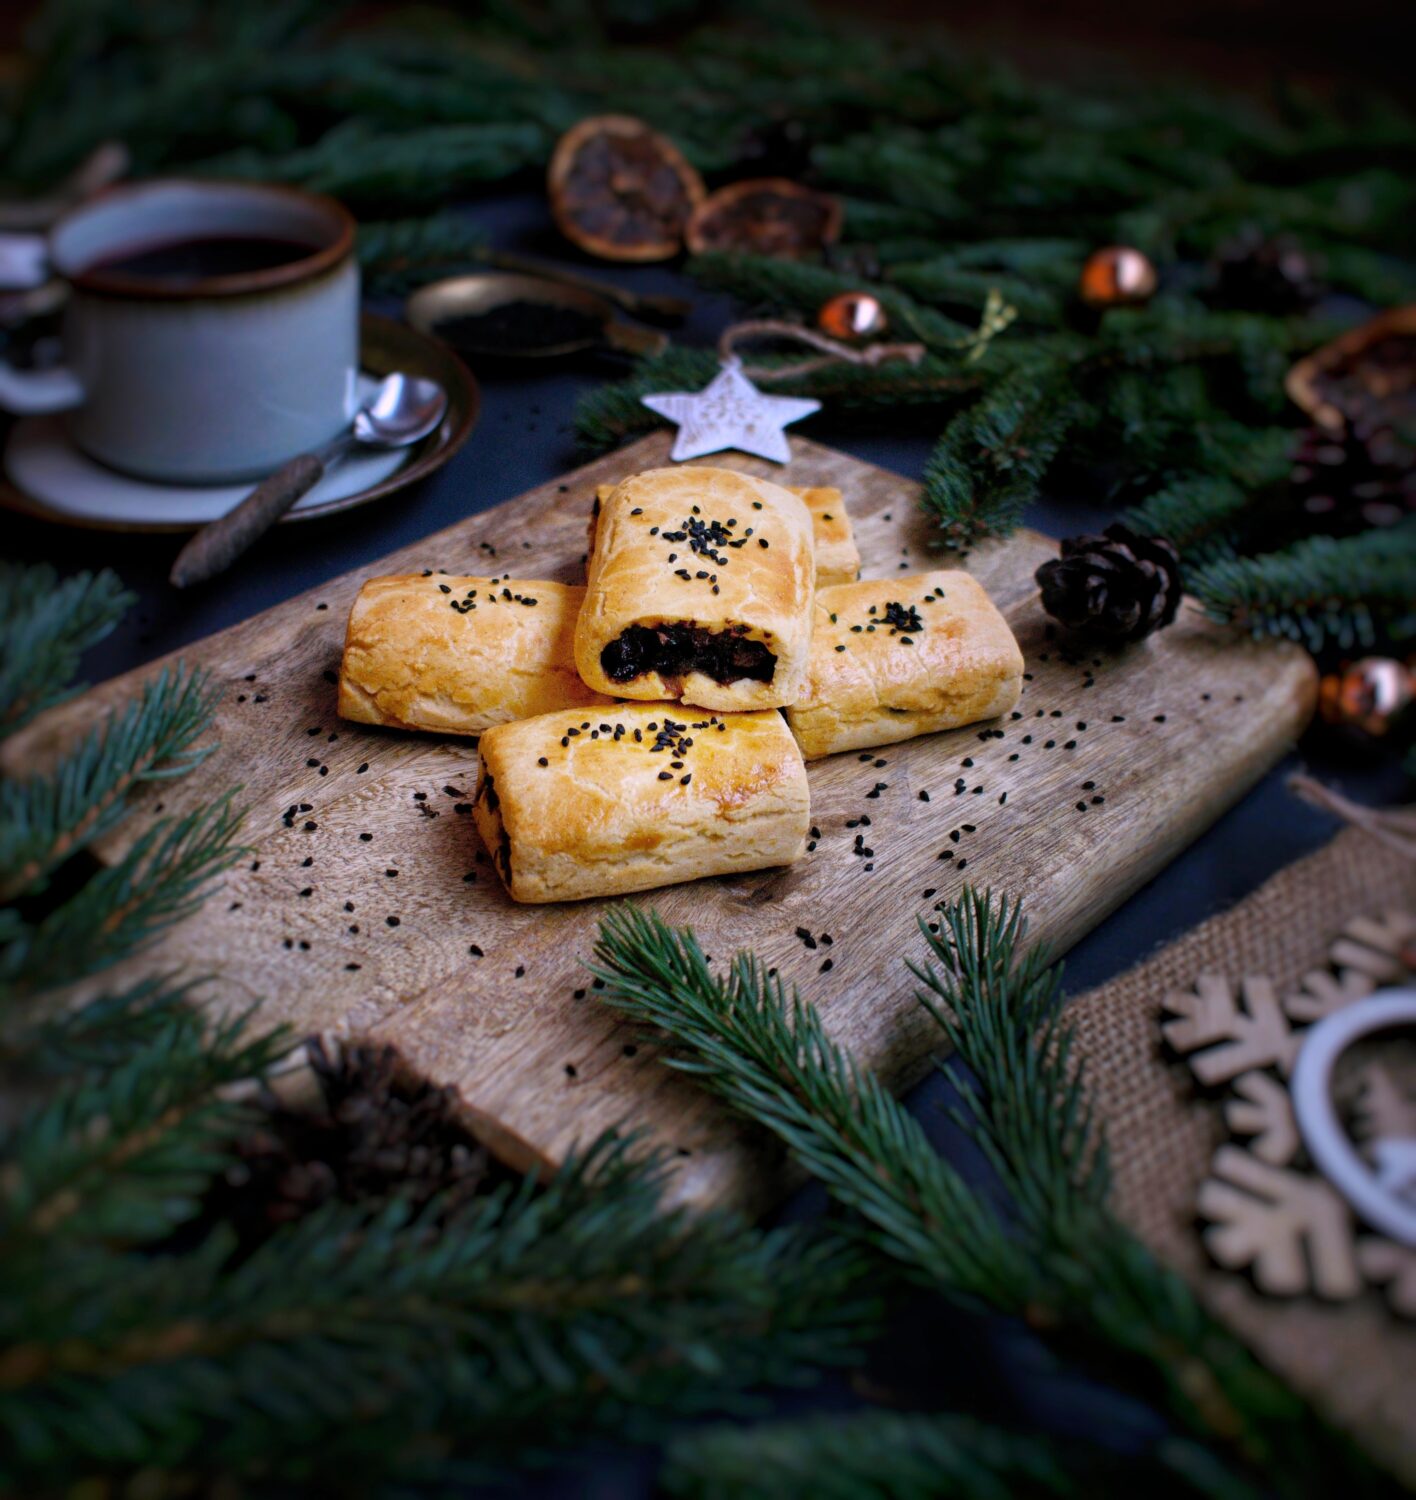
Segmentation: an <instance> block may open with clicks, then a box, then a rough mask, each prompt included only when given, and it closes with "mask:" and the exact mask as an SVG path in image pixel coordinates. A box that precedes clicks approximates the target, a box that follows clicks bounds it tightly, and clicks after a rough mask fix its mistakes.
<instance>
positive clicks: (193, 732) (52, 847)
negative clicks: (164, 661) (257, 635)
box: [0, 663, 219, 902]
mask: <svg viewBox="0 0 1416 1500" xmlns="http://www.w3.org/2000/svg"><path fill="white" fill-rule="evenodd" d="M218 696H219V694H218V693H217V692H215V691H214V690H213V689H211V688H210V687H209V685H208V682H207V678H206V674H205V673H202V672H194V673H185V672H184V671H183V670H182V667H181V664H180V663H178V665H177V666H176V667H175V668H174V669H171V670H168V669H166V668H164V669H163V671H162V672H160V673H159V674H158V675H157V676H156V677H155V678H152V679H151V680H150V681H148V682H147V683H146V684H145V685H144V687H143V690H142V692H141V694H140V695H139V696H138V697H137V698H135V699H133V700H131V701H130V702H129V703H128V704H127V705H126V706H125V707H124V708H123V709H122V710H121V711H120V712H119V713H117V714H115V715H113V716H111V717H110V718H109V720H108V722H107V723H106V724H105V725H104V726H103V727H102V728H101V729H95V730H93V731H92V732H91V733H90V734H89V735H88V736H87V738H85V739H84V741H83V742H82V743H81V744H80V745H79V746H78V747H77V748H76V749H74V750H71V751H70V752H69V753H68V754H67V755H65V756H64V757H63V759H62V760H61V761H60V763H59V765H58V766H57V767H56V768H55V770H54V771H53V772H52V773H50V774H49V775H46V776H36V777H32V778H31V779H29V780H27V781H0V902H4V901H13V900H15V899H16V898H17V897H19V896H20V895H24V894H34V893H35V892H36V891H38V890H40V889H42V887H43V882H44V879H45V877H46V876H47V875H48V874H49V873H50V872H51V871H52V870H53V869H54V868H55V867H56V866H57V865H59V864H61V863H62V862H63V861H64V860H66V859H68V858H69V857H70V856H71V855H73V854H75V853H77V852H78V851H79V850H80V849H83V848H85V847H86V846H87V845H88V844H90V843H92V842H93V841H94V840H95V839H97V838H100V837H102V835H103V834H104V833H106V832H107V831H108V830H109V829H110V828H111V827H112V826H113V825H114V823H116V822H117V820H118V819H119V818H120V817H121V816H122V815H123V811H124V804H125V800H126V798H127V795H128V793H129V792H130V791H131V790H132V788H133V787H134V786H136V785H138V784H139V783H140V782H144V781H158V780H164V779H166V778H168V777H174V776H185V775H186V774H187V772H188V771H190V770H192V768H193V767H194V766H197V765H199V764H200V763H201V762H202V761H203V760H204V759H205V758H206V757H207V755H208V754H210V752H211V749H212V748H213V747H212V746H205V747H194V745H193V742H194V741H195V740H196V738H197V736H198V735H200V734H201V733H202V732H203V730H205V728H206V727H207V725H208V723H209V722H210V720H211V715H212V712H213V711H214V709H215V707H216V701H217V698H218Z"/></svg>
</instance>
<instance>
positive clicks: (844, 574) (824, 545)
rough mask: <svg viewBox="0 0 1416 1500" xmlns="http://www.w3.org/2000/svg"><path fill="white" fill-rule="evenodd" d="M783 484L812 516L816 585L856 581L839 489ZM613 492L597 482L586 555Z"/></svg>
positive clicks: (856, 565) (852, 535)
mask: <svg viewBox="0 0 1416 1500" xmlns="http://www.w3.org/2000/svg"><path fill="white" fill-rule="evenodd" d="M782 488H783V489H787V490H790V491H791V492H792V494H794V495H800V496H801V499H802V503H803V504H804V505H805V506H806V509H807V513H808V514H809V515H810V516H811V532H812V539H813V542H814V548H815V552H816V587H817V588H819V589H825V588H830V587H832V586H833V585H834V584H837V583H853V582H854V581H855V580H856V579H857V578H859V577H860V553H859V552H858V551H857V550H856V543H855V533H854V532H853V531H852V530H851V518H850V516H849V515H848V514H847V513H846V502H845V500H844V499H843V498H842V496H841V492H840V490H838V489H831V488H827V487H826V486H817V487H810V486H801V485H795V484H786V485H783V486H782ZM614 492H615V487H614V485H612V484H597V485H596V486H595V500H594V503H593V504H592V505H591V507H590V525H589V527H588V535H587V538H586V554H587V558H588V555H589V553H591V552H593V551H594V550H595V525H596V522H597V521H598V519H599V515H600V507H601V506H602V505H603V504H604V503H605V501H606V500H608V499H609V498H610V496H611V495H613V494H614Z"/></svg>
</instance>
